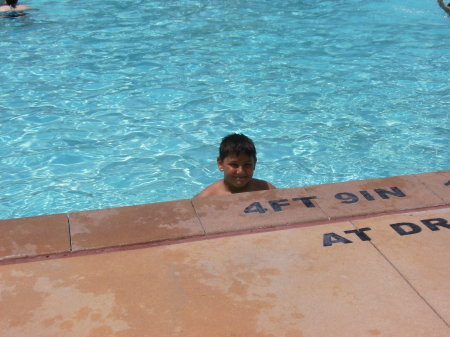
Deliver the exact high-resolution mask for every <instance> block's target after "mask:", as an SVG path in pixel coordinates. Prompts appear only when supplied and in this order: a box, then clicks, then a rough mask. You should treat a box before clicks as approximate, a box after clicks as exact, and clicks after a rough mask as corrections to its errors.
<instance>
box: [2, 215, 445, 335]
mask: <svg viewBox="0 0 450 337" xmlns="http://www.w3.org/2000/svg"><path fill="white" fill-rule="evenodd" d="M353 229H354V227H353V226H352V225H351V223H349V222H344V223H339V224H333V225H320V226H314V227H305V228H295V229H289V230H279V231H272V232H266V233H257V234H251V235H240V236H232V237H226V238H216V239H211V240H203V241H199V242H189V243H183V244H177V245H170V246H159V247H150V248H145V249H139V250H126V251H120V252H111V253H108V254H94V255H85V256H78V257H72V258H65V259H57V260H46V261H38V262H33V263H21V264H13V265H5V266H0V331H1V332H2V337H11V336H14V337H15V336H35V337H40V336H65V337H72V336H74V337H84V336H92V337H95V336H99V337H104V336H116V337H119V336H127V337H131V336H136V337H142V336H152V337H159V336H161V337H167V336H183V337H205V336H214V337H225V336H252V337H269V336H270V337H273V336H277V337H292V336H295V337H297V336H314V337H321V336H323V337H329V336H339V337H350V336H352V337H364V336H386V337H387V336H388V337H392V336H396V337H402V336H403V337H415V336H420V337H423V336H427V337H433V336H435V337H445V336H450V330H449V328H448V326H447V325H446V324H445V323H444V322H443V320H442V319H441V318H440V317H438V315H436V313H435V312H434V311H433V310H432V309H431V308H430V307H429V306H428V305H427V304H426V303H425V302H424V301H423V299H422V298H421V297H420V296H418V295H417V293H416V292H415V291H414V290H413V289H412V288H411V287H410V285H409V284H408V283H407V282H405V280H404V279H403V278H402V277H401V276H400V275H399V274H398V272H397V271H396V270H395V269H394V268H392V266H391V265H390V264H389V263H388V262H387V261H386V259H385V258H384V257H383V256H382V255H381V254H379V252H378V251H377V250H376V249H375V248H374V247H373V245H372V244H371V243H370V242H367V241H362V240H352V243H347V244H344V243H339V244H332V245H328V246H324V244H323V243H324V237H325V234H328V237H330V235H331V233H345V231H347V230H353ZM331 236H332V235H331ZM335 239H336V237H333V240H332V241H335ZM423 262H425V263H428V262H429V261H428V260H426V261H423Z"/></svg>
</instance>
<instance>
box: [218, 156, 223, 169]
mask: <svg viewBox="0 0 450 337" xmlns="http://www.w3.org/2000/svg"><path fill="white" fill-rule="evenodd" d="M217 167H218V168H219V170H221V171H223V161H222V159H220V157H217Z"/></svg>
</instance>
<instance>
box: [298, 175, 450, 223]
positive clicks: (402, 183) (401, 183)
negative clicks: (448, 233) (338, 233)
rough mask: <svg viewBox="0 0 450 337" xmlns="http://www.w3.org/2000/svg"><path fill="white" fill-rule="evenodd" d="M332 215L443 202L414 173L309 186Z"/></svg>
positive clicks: (351, 214) (337, 215)
mask: <svg viewBox="0 0 450 337" xmlns="http://www.w3.org/2000/svg"><path fill="white" fill-rule="evenodd" d="M305 189H306V191H307V193H308V194H309V195H314V196H316V197H317V202H318V204H319V206H320V208H322V209H323V211H324V212H325V213H326V214H327V215H328V216H329V217H330V218H331V219H339V218H347V217H351V216H359V215H367V214H376V213H383V212H391V211H401V210H408V209H414V208H422V207H430V206H437V205H443V204H444V201H443V200H442V199H440V198H439V197H438V196H437V195H435V194H434V193H433V192H432V191H430V190H429V189H428V188H427V187H426V186H424V184H422V183H421V182H420V181H418V180H417V178H416V177H415V176H413V175H409V176H400V177H389V178H380V179H369V180H360V181H348V182H343V183H336V184H325V185H316V186H308V187H306V188H305Z"/></svg>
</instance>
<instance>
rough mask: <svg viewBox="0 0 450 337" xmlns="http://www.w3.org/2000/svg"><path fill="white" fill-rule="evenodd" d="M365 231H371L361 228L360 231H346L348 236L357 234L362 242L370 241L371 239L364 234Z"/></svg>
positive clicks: (367, 228)
mask: <svg viewBox="0 0 450 337" xmlns="http://www.w3.org/2000/svg"><path fill="white" fill-rule="evenodd" d="M365 231H370V228H369V227H365V228H360V229H352V230H348V231H344V233H346V234H350V233H355V234H356V235H357V236H358V238H360V239H361V241H370V237H369V236H368V235H367V234H366V233H364V232H365Z"/></svg>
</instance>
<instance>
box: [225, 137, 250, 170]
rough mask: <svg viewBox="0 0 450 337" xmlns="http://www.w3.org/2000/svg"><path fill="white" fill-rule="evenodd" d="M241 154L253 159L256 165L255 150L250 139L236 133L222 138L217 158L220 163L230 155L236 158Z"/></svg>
mask: <svg viewBox="0 0 450 337" xmlns="http://www.w3.org/2000/svg"><path fill="white" fill-rule="evenodd" d="M241 153H244V154H246V155H248V156H249V157H251V158H253V159H254V161H255V163H256V148H255V144H253V141H252V140H251V139H250V138H248V137H247V136H245V135H243V134H237V133H232V134H230V135H228V136H226V137H224V138H222V142H221V143H220V148H219V158H220V160H221V161H223V160H224V159H225V158H226V157H228V156H229V155H231V154H234V155H237V156H238V155H240V154H241Z"/></svg>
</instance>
